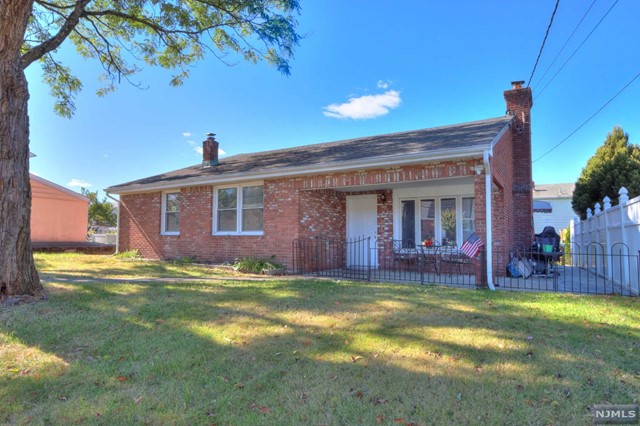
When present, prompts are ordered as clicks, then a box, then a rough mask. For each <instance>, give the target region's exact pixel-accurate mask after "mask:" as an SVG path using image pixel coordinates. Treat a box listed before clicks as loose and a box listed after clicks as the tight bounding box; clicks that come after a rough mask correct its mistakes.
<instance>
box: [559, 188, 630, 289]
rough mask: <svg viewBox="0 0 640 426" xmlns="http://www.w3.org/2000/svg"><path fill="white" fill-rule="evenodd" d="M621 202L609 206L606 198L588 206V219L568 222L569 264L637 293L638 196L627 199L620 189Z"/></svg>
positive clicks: (626, 195)
mask: <svg viewBox="0 0 640 426" xmlns="http://www.w3.org/2000/svg"><path fill="white" fill-rule="evenodd" d="M618 193H619V194H620V203H619V204H618V205H617V206H615V207H611V200H610V199H609V197H605V198H604V200H603V205H602V206H601V205H600V203H596V204H595V206H594V209H593V210H591V209H587V219H586V220H584V221H581V220H580V218H579V217H577V216H576V217H575V218H574V220H572V221H571V224H570V230H571V251H572V253H573V255H572V258H571V263H572V264H573V266H577V267H580V268H584V269H588V270H590V271H591V272H594V273H596V274H598V275H600V276H602V277H604V278H607V279H611V280H613V281H615V282H616V283H617V284H618V285H620V286H622V287H624V288H626V289H628V290H630V291H631V293H633V294H635V295H638V264H637V263H638V255H639V253H640V197H636V198H633V199H631V200H629V196H628V191H627V190H626V188H624V187H622V188H620V191H619V192H618Z"/></svg>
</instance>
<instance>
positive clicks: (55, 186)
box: [29, 173, 91, 203]
mask: <svg viewBox="0 0 640 426" xmlns="http://www.w3.org/2000/svg"><path fill="white" fill-rule="evenodd" d="M29 179H32V180H34V181H36V182H39V183H41V184H43V185H46V186H48V187H50V188H53V189H55V190H57V191H60V192H62V193H64V194H67V195H70V196H72V197H74V198H77V199H78V200H82V201H85V202H87V203H89V202H90V201H91V200H89V197H85V196H84V195H82V194H78V193H77V192H75V191H72V190H70V189H67V188H65V187H64V186H60V185H58V184H57V183H53V182H51V181H49V180H46V179H43V178H41V177H40V176H37V175H34V174H33V173H29Z"/></svg>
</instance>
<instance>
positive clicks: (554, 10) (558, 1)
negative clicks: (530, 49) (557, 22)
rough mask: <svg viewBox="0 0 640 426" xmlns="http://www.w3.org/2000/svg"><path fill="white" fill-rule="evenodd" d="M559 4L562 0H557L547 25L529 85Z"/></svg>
mask: <svg viewBox="0 0 640 426" xmlns="http://www.w3.org/2000/svg"><path fill="white" fill-rule="evenodd" d="M559 4H560V0H556V7H555V8H554V9H553V13H552V14H551V20H550V21H549V25H548V26H547V32H546V33H545V34H544V39H543V40H542V46H540V51H539V52H538V57H537V58H536V63H535V65H534V66H533V70H532V71H531V77H529V83H527V86H529V84H531V79H532V78H533V74H534V73H535V72H536V68H537V67H538V61H539V60H540V55H542V50H543V49H544V44H545V43H546V42H547V37H549V31H551V24H553V18H554V17H555V16H556V11H557V10H558V5H559Z"/></svg>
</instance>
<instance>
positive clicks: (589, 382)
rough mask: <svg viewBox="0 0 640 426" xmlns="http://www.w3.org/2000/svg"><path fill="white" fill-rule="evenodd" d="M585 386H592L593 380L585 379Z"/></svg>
mask: <svg viewBox="0 0 640 426" xmlns="http://www.w3.org/2000/svg"><path fill="white" fill-rule="evenodd" d="M587 384H588V385H589V386H593V379H592V378H591V377H589V378H588V379H587Z"/></svg>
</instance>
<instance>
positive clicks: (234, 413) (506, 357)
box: [0, 255, 640, 425]
mask: <svg viewBox="0 0 640 426" xmlns="http://www.w3.org/2000/svg"><path fill="white" fill-rule="evenodd" d="M69 257H70V256H69V255H38V258H37V261H38V265H39V268H40V270H41V272H42V273H45V274H47V276H49V277H51V278H50V279H49V282H48V283H47V284H46V288H47V290H48V291H49V300H48V301H45V302H38V303H33V304H28V305H19V306H15V307H12V308H9V309H1V308H0V423H8V424H109V425H110V424H152V425H162V424H185V425H191V424H216V425H254V424H256V425H262V424H269V425H271V424H272V425H297V424H313V425H322V424H326V425H346V424H349V425H352V424H364V425H371V424H383V425H399V424H405V425H410V424H420V425H426V424H540V425H548V424H591V417H590V414H589V410H588V407H589V406H590V405H592V404H597V403H605V402H610V403H617V404H629V403H637V402H638V399H639V392H640V309H638V308H639V304H638V300H637V299H632V298H622V297H592V296H573V295H563V294H542V293H515V292H489V291H474V290H459V289H451V288H442V287H429V286H425V287H423V286H419V285H399V284H380V283H365V282H345V281H325V280H323V281H315V280H305V279H299V280H296V279H286V280H278V279H275V280H265V281H255V280H254V281H249V280H246V281H245V280H238V279H237V278H235V279H234V280H229V281H224V280H222V281H209V282H191V281H190V282H177V281H176V282H166V281H163V282H127V281H126V280H124V281H123V282H120V283H113V282H111V283H110V282H103V281H99V280H95V281H91V280H84V279H83V280H81V281H82V282H77V281H76V282H74V281H70V280H68V279H67V278H68V276H69V275H74V274H75V275H76V276H79V277H86V276H89V275H91V272H90V271H95V272H94V274H93V276H95V277H96V278H97V279H100V278H108V277H110V274H111V273H112V271H114V270H115V271H117V275H118V276H122V277H126V276H130V277H139V276H146V274H149V273H151V272H152V271H151V270H149V265H150V263H147V262H134V263H126V265H120V264H119V263H114V260H113V259H112V258H109V257H100V256H79V255H78V256H76V257H74V259H73V260H70V259H69ZM153 267H154V268H158V270H159V272H160V273H161V275H162V276H165V277H166V276H167V275H170V274H171V273H173V270H172V269H171V266H170V265H166V264H158V265H153ZM138 268H140V269H138ZM165 268H166V269H165ZM58 273H60V274H61V276H63V277H65V280H58V279H56V278H55V277H56V274H58ZM176 274H180V276H185V275H187V276H203V275H204V272H203V271H200V270H199V269H198V268H196V267H193V266H186V267H184V270H183V267H180V268H179V270H178V271H176ZM198 274H202V275H198Z"/></svg>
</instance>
